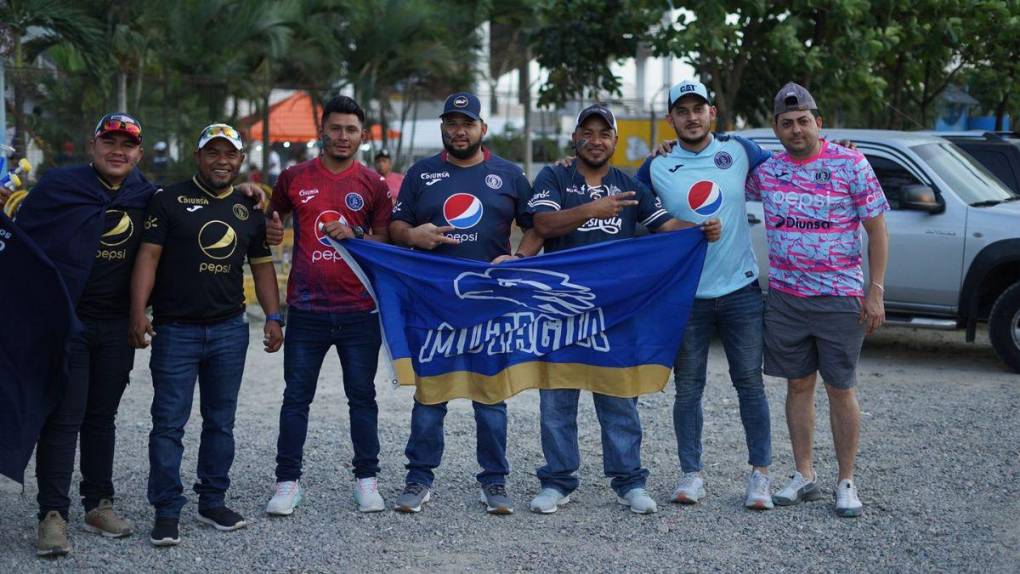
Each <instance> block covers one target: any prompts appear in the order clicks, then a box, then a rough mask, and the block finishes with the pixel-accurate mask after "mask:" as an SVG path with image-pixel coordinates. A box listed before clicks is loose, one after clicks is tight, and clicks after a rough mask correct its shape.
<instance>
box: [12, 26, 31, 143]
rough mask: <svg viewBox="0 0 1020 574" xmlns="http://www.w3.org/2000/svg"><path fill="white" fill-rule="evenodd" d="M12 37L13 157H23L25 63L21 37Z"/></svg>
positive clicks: (25, 136)
mask: <svg viewBox="0 0 1020 574" xmlns="http://www.w3.org/2000/svg"><path fill="white" fill-rule="evenodd" d="M12 35H13V36H14V74H12V78H11V79H12V80H14V81H13V82H11V84H12V85H13V86H14V141H13V142H11V143H13V144H14V156H13V157H25V154H27V153H28V134H26V133H25V128H26V126H25V89H26V88H25V84H26V83H27V82H25V62H24V59H23V58H24V54H23V53H22V49H21V37H20V36H18V33H17V32H14V33H13V34H12Z"/></svg>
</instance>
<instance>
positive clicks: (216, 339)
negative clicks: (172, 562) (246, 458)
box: [149, 315, 248, 518]
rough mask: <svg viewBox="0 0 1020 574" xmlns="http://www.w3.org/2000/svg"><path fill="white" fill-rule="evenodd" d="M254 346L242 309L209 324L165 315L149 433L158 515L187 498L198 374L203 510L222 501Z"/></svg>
mask: <svg viewBox="0 0 1020 574" xmlns="http://www.w3.org/2000/svg"><path fill="white" fill-rule="evenodd" d="M247 352H248V326H247V325H246V324H245V323H244V321H243V319H242V317H241V316H240V315H239V316H237V317H234V318H233V319H227V320H225V321H221V322H219V323H214V324H211V325H189V324H183V323H167V324H162V325H158V326H156V336H155V337H153V339H152V357H151V359H150V361H149V368H150V370H151V371H152V386H153V391H154V393H153V397H152V432H150V433H149V503H150V504H152V505H153V506H154V507H155V508H156V517H157V518H176V517H178V516H180V513H181V508H183V507H184V504H185V503H186V502H187V499H186V498H185V497H184V495H183V493H184V488H183V486H182V485H181V458H182V457H183V456H184V445H183V443H182V442H181V439H182V438H183V437H184V425H185V424H187V422H188V418H189V416H190V415H191V404H192V399H193V396H194V393H195V379H196V377H197V378H198V385H199V388H200V390H201V406H200V411H201V413H202V436H201V443H200V446H199V448H198V473H197V474H198V482H197V483H196V484H195V486H194V489H195V492H197V493H198V507H199V509H200V510H206V509H212V508H217V507H220V506H223V505H224V495H225V493H226V491H227V488H228V487H229V486H230V477H229V473H230V466H231V464H233V462H234V414H235V413H236V411H237V393H238V391H239V390H240V388H241V377H242V375H243V374H244V359H245V355H246V354H247Z"/></svg>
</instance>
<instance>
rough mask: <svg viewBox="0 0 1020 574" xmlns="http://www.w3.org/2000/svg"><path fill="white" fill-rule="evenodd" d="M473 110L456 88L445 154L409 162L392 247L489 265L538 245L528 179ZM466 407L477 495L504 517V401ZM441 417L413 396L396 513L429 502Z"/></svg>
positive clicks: (474, 104)
mask: <svg viewBox="0 0 1020 574" xmlns="http://www.w3.org/2000/svg"><path fill="white" fill-rule="evenodd" d="M480 111H481V103H480V102H479V101H478V98H477V97H476V96H475V95H474V94H469V93H464V92H461V93H456V94H453V95H451V96H450V97H449V98H447V100H446V104H445V106H444V108H443V114H442V116H440V117H441V119H442V132H443V147H444V148H445V151H443V152H442V153H440V154H439V155H436V156H433V157H430V158H426V159H424V160H421V161H419V162H418V163H416V164H414V165H412V166H411V168H410V169H409V170H407V173H406V175H405V176H404V182H403V183H402V184H401V186H400V195H399V197H398V199H397V203H396V205H394V207H393V220H392V222H391V223H390V238H391V239H392V240H393V242H394V243H396V244H397V245H405V246H407V247H414V248H416V249H428V250H431V251H434V252H435V253H438V254H441V255H446V256H451V257H465V258H468V259H475V260H479V261H491V262H493V263H499V262H501V261H505V260H507V259H512V258H515V257H522V256H530V255H534V254H536V253H537V252H538V250H539V249H541V246H542V242H541V239H539V238H538V236H537V235H536V234H535V233H534V231H533V230H530V229H529V228H530V226H531V225H530V218H529V217H528V214H527V202H528V197H529V196H530V194H531V186H530V185H529V184H528V179H527V177H526V176H525V174H524V173H523V172H522V171H521V169H520V168H519V167H517V166H516V165H514V164H512V163H510V162H508V161H506V160H504V159H502V158H500V157H497V156H495V155H493V154H491V153H490V152H489V151H488V150H487V149H485V148H483V147H482V138H483V137H484V136H485V132H486V129H487V127H486V125H485V122H484V121H482V118H481V115H480ZM514 220H516V221H517V224H518V225H519V226H520V227H521V228H523V229H525V230H526V231H525V234H524V238H523V239H522V240H521V244H520V246H519V247H518V249H517V251H515V252H511V250H510V231H511V225H512V223H513V222H514ZM511 253H514V255H510V254H511ZM473 406H474V411H475V423H476V425H477V440H478V445H477V456H478V464H479V465H480V466H481V467H482V472H481V473H479V474H478V482H479V483H480V484H481V499H480V500H481V502H482V503H483V504H485V505H486V509H487V511H488V512H489V513H491V514H510V513H512V512H513V504H512V502H511V500H510V498H509V496H507V493H506V475H507V474H509V473H510V464H509V462H507V458H506V432H507V430H506V429H507V419H506V404H505V403H502V402H500V403H497V404H494V405H487V404H483V403H479V402H475V403H473ZM445 417H446V403H440V404H435V405H426V404H423V403H420V402H418V401H417V400H415V402H414V410H413V411H412V413H411V437H410V438H409V439H408V441H407V448H406V450H405V454H406V455H407V460H408V463H407V470H408V473H407V479H406V484H405V487H404V492H403V494H401V495H400V497H399V498H397V501H396V503H395V504H394V509H395V510H397V511H399V512H419V511H421V508H422V505H423V504H425V503H426V502H428V501H429V498H430V496H431V488H432V481H433V479H434V473H433V470H434V469H435V468H436V467H438V466H439V464H440V462H441V461H442V457H443V419H444V418H445Z"/></svg>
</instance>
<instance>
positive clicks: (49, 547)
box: [18, 113, 155, 556]
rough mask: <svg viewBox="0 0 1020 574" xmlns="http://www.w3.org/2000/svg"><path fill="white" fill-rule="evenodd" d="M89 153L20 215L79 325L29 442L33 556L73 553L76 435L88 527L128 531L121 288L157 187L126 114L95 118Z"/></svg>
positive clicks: (42, 184)
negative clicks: (117, 496) (122, 511)
mask: <svg viewBox="0 0 1020 574" xmlns="http://www.w3.org/2000/svg"><path fill="white" fill-rule="evenodd" d="M89 155H90V156H91V160H92V161H91V164H90V165H83V166H74V167H66V168H54V169H51V170H49V171H47V172H46V174H45V175H44V176H43V178H42V179H41V180H40V181H39V183H38V184H37V185H36V186H35V187H34V188H33V189H32V192H31V193H29V194H28V196H27V197H26V199H25V202H24V203H23V204H22V206H21V209H20V210H19V212H18V224H19V225H20V226H21V228H22V229H24V231H25V232H26V233H28V234H29V235H30V236H31V237H32V238H33V240H35V241H36V243H38V244H39V245H40V246H41V247H42V248H43V250H44V251H45V252H46V254H47V255H48V256H49V257H50V258H51V259H52V260H53V261H54V262H56V263H57V266H58V269H59V270H60V271H61V275H62V276H63V277H64V280H65V283H66V285H67V288H68V292H69V294H70V295H71V299H72V301H76V302H77V308H76V311H77V316H78V319H79V320H80V322H81V323H80V330H78V331H77V332H76V333H75V334H74V335H72V337H71V339H70V340H69V341H68V343H67V354H66V357H67V359H66V360H67V380H66V386H65V387H64V389H63V391H62V393H61V394H60V396H61V398H60V401H59V403H58V404H57V405H56V406H55V408H54V409H53V410H52V411H51V412H50V415H49V416H48V418H47V419H46V422H45V424H44V425H43V427H42V431H41V433H40V435H39V439H38V444H37V446H36V479H37V481H38V484H39V494H38V496H37V498H38V501H39V520H40V524H39V537H38V541H37V545H36V553H37V554H39V555H40V556H56V555H62V554H67V553H68V552H69V551H70V548H71V547H70V544H69V542H68V540H67V519H68V510H69V507H70V499H69V497H68V491H69V490H70V484H71V474H72V472H73V469H74V455H75V443H76V442H77V440H78V438H79V429H80V440H81V461H80V464H81V474H82V481H81V486H80V491H81V496H82V503H83V505H84V507H85V511H86V515H85V529H86V530H87V531H89V532H96V533H101V534H103V535H104V536H107V537H114V538H120V537H123V536H127V535H129V534H131V532H132V530H133V526H132V524H131V522H130V521H128V520H125V519H124V518H122V517H121V516H120V515H119V514H118V513H117V512H116V511H114V509H113V500H114V489H113V478H112V475H113V456H114V444H115V436H114V435H115V426H114V419H115V417H116V414H117V407H118V406H119V404H120V399H121V396H122V395H123V393H124V389H125V388H126V387H127V384H128V380H129V373H130V372H131V368H132V366H133V365H134V350H133V349H132V348H131V347H130V346H129V345H128V343H127V339H126V338H125V333H126V332H127V327H128V315H127V311H128V286H129V278H130V274H131V264H132V262H133V260H134V256H135V253H136V252H137V251H138V246H139V244H140V243H141V235H142V234H141V230H142V224H143V219H144V215H145V205H146V202H147V201H148V200H149V197H150V196H151V195H152V193H153V192H154V191H155V187H154V186H152V184H150V183H149V182H148V181H146V180H145V178H144V177H142V175H141V172H139V171H138V169H136V166H137V165H138V163H139V162H140V161H141V159H142V126H141V124H140V123H139V122H138V120H136V119H135V118H133V117H131V116H129V115H127V114H124V113H113V114H107V115H106V116H103V118H102V119H100V120H99V123H98V124H97V125H96V127H95V130H94V131H93V137H92V139H91V141H90V142H89ZM69 229H70V230H75V233H76V235H77V237H75V238H74V239H73V240H71V239H70V238H68V237H67V233H68V231H67V230H69Z"/></svg>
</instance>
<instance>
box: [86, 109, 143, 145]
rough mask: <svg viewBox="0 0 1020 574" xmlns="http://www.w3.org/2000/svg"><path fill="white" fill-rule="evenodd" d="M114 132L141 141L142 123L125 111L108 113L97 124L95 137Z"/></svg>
mask: <svg viewBox="0 0 1020 574" xmlns="http://www.w3.org/2000/svg"><path fill="white" fill-rule="evenodd" d="M112 133H118V134H125V135H127V136H129V137H131V138H133V139H134V140H136V141H139V142H140V141H142V124H141V122H139V121H138V120H136V119H135V118H134V117H132V116H129V115H128V114H125V113H124V112H114V113H112V114H106V115H105V116H103V117H102V118H100V119H99V123H98V124H96V131H95V134H94V137H97V138H100V137H103V136H104V135H106V134H112Z"/></svg>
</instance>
